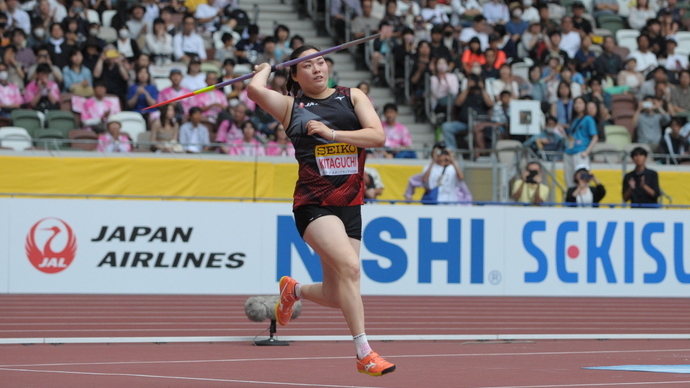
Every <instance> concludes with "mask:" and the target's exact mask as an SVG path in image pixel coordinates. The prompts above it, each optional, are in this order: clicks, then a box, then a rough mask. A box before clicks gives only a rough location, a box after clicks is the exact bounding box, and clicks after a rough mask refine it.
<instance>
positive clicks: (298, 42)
mask: <svg viewBox="0 0 690 388" xmlns="http://www.w3.org/2000/svg"><path fill="white" fill-rule="evenodd" d="M302 46H304V38H302V36H301V35H293V36H292V38H290V50H292V51H295V50H297V49H298V48H300V47H302Z"/></svg>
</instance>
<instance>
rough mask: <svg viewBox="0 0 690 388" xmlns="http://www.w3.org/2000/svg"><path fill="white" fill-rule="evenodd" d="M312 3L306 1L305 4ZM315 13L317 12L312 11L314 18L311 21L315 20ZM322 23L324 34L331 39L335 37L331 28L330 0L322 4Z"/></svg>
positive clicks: (309, 0)
mask: <svg viewBox="0 0 690 388" xmlns="http://www.w3.org/2000/svg"><path fill="white" fill-rule="evenodd" d="M312 2H314V1H313V0H307V3H312ZM316 13H317V11H314V16H312V20H316ZM324 19H325V20H324V22H325V26H326V32H327V33H328V35H330V36H331V37H334V36H335V31H334V30H333V26H331V0H326V2H325V4H324Z"/></svg>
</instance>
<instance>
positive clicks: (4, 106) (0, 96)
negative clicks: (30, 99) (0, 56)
mask: <svg viewBox="0 0 690 388" xmlns="http://www.w3.org/2000/svg"><path fill="white" fill-rule="evenodd" d="M23 104H24V96H22V92H21V90H19V87H18V86H17V85H15V84H11V83H9V72H8V71H7V65H6V64H4V63H2V62H0V116H2V117H11V114H12V110H14V109H19V108H21V106H22V105H23Z"/></svg>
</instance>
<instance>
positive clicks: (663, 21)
mask: <svg viewBox="0 0 690 388" xmlns="http://www.w3.org/2000/svg"><path fill="white" fill-rule="evenodd" d="M685 19H687V18H684V23H685V24H686V26H685V28H686V29H687V22H686V21H685ZM652 20H653V19H652ZM658 20H659V35H661V37H666V36H672V35H675V34H676V32H678V30H680V26H681V23H679V22H677V21H675V20H674V19H673V15H672V14H671V13H670V12H668V11H666V12H661V13H660V14H659V17H658Z"/></svg>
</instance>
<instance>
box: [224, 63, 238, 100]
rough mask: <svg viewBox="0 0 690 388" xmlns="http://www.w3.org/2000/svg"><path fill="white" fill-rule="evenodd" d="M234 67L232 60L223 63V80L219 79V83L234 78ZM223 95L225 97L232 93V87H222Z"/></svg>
mask: <svg viewBox="0 0 690 388" xmlns="http://www.w3.org/2000/svg"><path fill="white" fill-rule="evenodd" d="M235 65H236V63H235V60H234V59H232V58H228V59H226V60H224V61H223V68H222V69H221V74H223V78H222V79H221V82H224V81H227V80H230V79H233V78H235ZM223 93H225V95H226V96H227V95H229V94H230V93H232V85H228V86H226V87H224V88H223Z"/></svg>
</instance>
